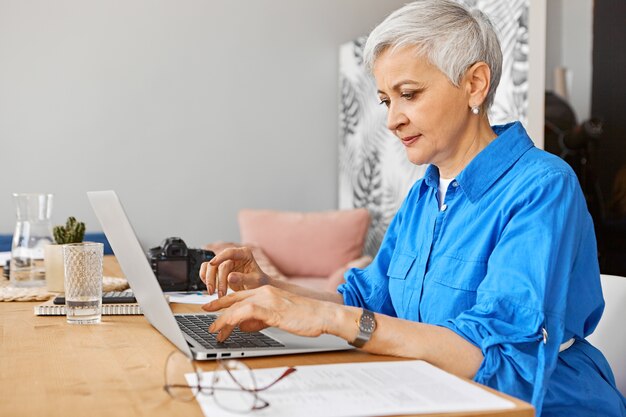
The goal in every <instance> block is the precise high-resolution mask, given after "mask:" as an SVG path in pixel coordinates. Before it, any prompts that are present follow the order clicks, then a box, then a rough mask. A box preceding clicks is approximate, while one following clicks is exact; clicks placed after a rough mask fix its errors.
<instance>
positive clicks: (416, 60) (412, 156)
mask: <svg viewBox="0 0 626 417" xmlns="http://www.w3.org/2000/svg"><path fill="white" fill-rule="evenodd" d="M373 72H374V78H375V79H376V84H377V88H378V95H379V97H380V100H381V103H383V104H385V105H386V106H387V108H388V115H387V127H388V128H389V130H391V131H392V132H393V133H394V134H395V135H396V136H397V137H398V138H399V139H400V140H401V141H402V144H403V145H404V146H405V148H406V151H407V156H408V158H409V160H410V161H411V162H412V163H414V164H418V165H422V164H434V165H436V166H437V167H439V169H440V170H441V172H442V175H443V172H444V170H445V168H454V167H455V165H456V164H457V163H459V161H462V160H463V158H464V156H465V153H466V151H467V149H468V146H469V144H471V143H472V141H473V139H474V138H473V137H470V136H472V134H471V133H470V130H469V128H468V127H469V124H470V119H471V117H472V116H473V117H474V118H476V117H477V116H475V115H472V113H471V112H470V106H469V98H470V96H469V90H468V88H467V87H466V84H467V83H466V82H465V80H463V81H462V82H461V84H460V87H455V86H454V85H453V84H452V83H451V82H450V81H449V80H448V78H447V77H446V76H445V75H444V74H443V73H442V72H441V71H439V69H437V67H435V66H434V65H432V64H430V62H428V60H427V59H425V58H420V57H416V53H415V50H414V48H413V47H404V48H400V49H397V50H395V51H393V52H391V51H390V49H387V50H386V51H383V53H382V54H381V55H380V56H379V57H378V58H377V59H376V61H375V62H374V71H373Z"/></svg>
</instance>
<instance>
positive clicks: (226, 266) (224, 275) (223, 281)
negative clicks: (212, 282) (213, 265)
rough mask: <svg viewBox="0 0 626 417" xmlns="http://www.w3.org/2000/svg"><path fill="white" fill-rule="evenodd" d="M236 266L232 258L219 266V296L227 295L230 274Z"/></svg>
mask: <svg viewBox="0 0 626 417" xmlns="http://www.w3.org/2000/svg"><path fill="white" fill-rule="evenodd" d="M233 268H234V263H233V261H231V260H230V259H228V260H226V261H224V262H222V263H221V264H220V266H219V267H218V274H217V283H216V284H217V295H218V297H223V296H225V295H226V291H227V290H228V275H229V274H230V273H231V271H232V270H233Z"/></svg>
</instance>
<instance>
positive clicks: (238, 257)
mask: <svg viewBox="0 0 626 417" xmlns="http://www.w3.org/2000/svg"><path fill="white" fill-rule="evenodd" d="M229 259H230V260H233V261H245V260H248V259H250V251H248V250H246V248H244V247H241V248H227V249H224V250H223V251H221V252H220V253H218V254H217V255H215V256H214V257H213V259H211V260H210V261H209V263H210V264H211V265H215V266H217V265H219V264H221V263H222V262H224V261H226V260H229Z"/></svg>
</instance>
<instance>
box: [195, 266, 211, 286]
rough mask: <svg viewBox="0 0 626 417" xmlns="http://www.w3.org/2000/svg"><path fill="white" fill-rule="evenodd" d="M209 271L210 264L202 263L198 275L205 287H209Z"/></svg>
mask: <svg viewBox="0 0 626 417" xmlns="http://www.w3.org/2000/svg"><path fill="white" fill-rule="evenodd" d="M208 269H209V263H208V262H202V264H201V265H200V272H199V273H198V275H200V279H201V280H202V282H204V285H207V283H206V281H207V276H206V275H207V271H208ZM207 287H208V286H207Z"/></svg>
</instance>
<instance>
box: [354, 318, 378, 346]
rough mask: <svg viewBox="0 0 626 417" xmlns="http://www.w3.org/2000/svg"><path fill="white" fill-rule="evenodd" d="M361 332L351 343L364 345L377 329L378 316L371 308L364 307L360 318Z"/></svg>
mask: <svg viewBox="0 0 626 417" xmlns="http://www.w3.org/2000/svg"><path fill="white" fill-rule="evenodd" d="M358 324H359V334H358V335H357V337H356V339H354V341H353V342H351V343H350V344H351V345H352V346H354V347H358V348H360V347H363V345H364V344H365V343H367V341H368V340H370V338H371V337H372V333H374V330H376V318H375V317H374V313H372V312H371V311H369V310H366V309H363V313H362V314H361V318H360V319H359V322H358Z"/></svg>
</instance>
